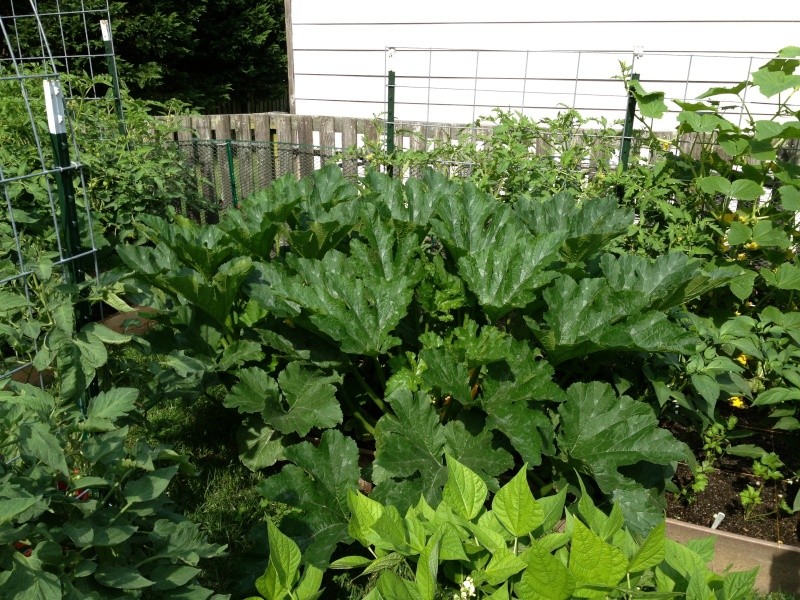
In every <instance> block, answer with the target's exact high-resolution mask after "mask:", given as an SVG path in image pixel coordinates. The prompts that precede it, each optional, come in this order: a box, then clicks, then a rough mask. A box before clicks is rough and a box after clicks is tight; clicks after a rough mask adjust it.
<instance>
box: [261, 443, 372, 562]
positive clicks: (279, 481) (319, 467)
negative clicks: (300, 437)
mask: <svg viewBox="0 0 800 600" xmlns="http://www.w3.org/2000/svg"><path fill="white" fill-rule="evenodd" d="M285 456H286V458H287V459H289V460H291V461H292V462H293V463H294V464H290V465H286V466H285V467H283V469H282V470H281V472H280V473H278V474H277V475H273V476H272V477H270V478H269V479H266V480H265V481H263V482H261V483H260V484H259V486H258V489H259V492H260V493H261V494H262V495H263V496H265V497H266V498H268V499H270V500H274V501H277V502H283V503H284V504H288V505H289V506H293V507H296V508H299V509H300V514H294V513H292V514H289V515H287V516H286V517H285V518H284V519H283V521H282V522H281V529H282V530H283V531H285V532H286V533H287V534H289V535H290V536H292V537H293V538H294V539H295V541H296V542H297V543H298V545H299V546H300V549H301V550H302V551H303V556H304V557H305V560H306V561H307V562H308V563H309V564H312V565H314V566H315V567H317V568H320V569H325V568H326V567H327V566H328V562H329V560H330V556H331V554H332V553H333V550H334V548H335V547H336V544H338V543H339V542H346V543H349V542H351V541H352V539H351V538H350V535H349V534H348V532H347V524H348V522H349V521H350V509H349V508H348V506H347V495H348V493H349V492H356V491H357V490H358V479H359V475H360V473H359V468H358V449H357V448H356V444H355V442H354V441H353V440H352V439H350V438H346V437H344V435H342V434H341V433H340V432H338V431H334V430H328V431H326V432H325V433H323V434H322V439H321V440H320V443H319V446H318V447H315V446H314V445H312V444H311V443H309V442H302V443H300V444H297V445H295V446H290V447H289V448H286V450H285Z"/></svg>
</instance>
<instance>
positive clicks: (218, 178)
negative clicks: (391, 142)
mask: <svg viewBox="0 0 800 600" xmlns="http://www.w3.org/2000/svg"><path fill="white" fill-rule="evenodd" d="M161 119H162V120H163V121H164V122H166V123H168V124H169V125H170V126H171V128H172V131H173V132H174V134H173V139H175V140H176V141H179V142H181V146H182V149H183V151H184V152H185V155H186V157H187V167H189V168H193V169H194V171H193V172H194V174H195V175H196V177H197V180H198V192H201V193H202V194H203V196H204V197H205V198H206V199H207V200H209V201H211V202H215V203H217V204H218V205H219V206H220V208H225V207H227V206H230V205H231V204H232V200H233V193H232V189H231V174H230V173H229V170H228V169H229V167H228V155H227V150H228V148H227V145H226V141H227V140H230V139H231V138H233V139H234V140H235V141H236V142H240V143H235V144H233V145H232V149H234V150H235V151H236V152H237V153H238V156H236V157H234V158H235V159H236V160H234V163H235V170H236V173H235V175H236V183H237V188H238V189H239V190H241V194H240V196H241V197H245V196H247V195H249V194H252V193H253V192H255V191H257V190H260V189H263V188H265V187H267V186H268V185H269V184H270V183H271V182H272V181H274V179H275V178H276V177H280V176H282V175H285V174H287V173H292V174H294V175H295V176H302V175H307V174H309V173H311V172H312V171H313V170H314V169H316V168H319V167H320V166H322V165H323V164H325V162H327V161H328V160H329V159H330V157H331V156H333V155H334V154H335V153H336V152H337V151H339V150H343V151H350V152H353V151H354V150H355V148H357V147H358V146H359V145H363V144H362V141H363V142H364V143H368V144H371V143H377V142H378V141H380V140H381V139H382V136H383V134H384V132H385V129H384V127H385V123H384V122H383V121H381V120H378V119H360V118H349V117H330V116H305V115H290V114H285V113H253V114H244V113H243V114H233V115H231V114H221V115H205V116H194V117H191V116H185V115H183V116H173V117H162V118H161ZM395 131H396V138H395V147H396V148H397V149H398V150H401V149H411V150H417V151H424V150H428V149H430V148H431V146H432V145H433V144H437V143H438V144H441V143H452V141H453V140H454V139H458V140H460V141H464V142H465V143H468V142H470V141H473V142H474V141H477V140H478V138H483V139H484V140H485V141H484V143H483V149H484V150H487V151H488V150H490V146H491V137H492V132H493V130H492V128H491V127H489V126H485V125H484V126H480V127H474V126H472V125H469V124H429V123H421V122H415V121H398V122H397V127H396V129H395ZM154 133H155V131H154ZM599 133H600V132H596V136H595V138H594V139H589V143H588V148H587V154H588V155H589V158H590V165H597V164H599V163H602V162H604V161H605V160H607V154H608V152H610V151H611V149H613V148H618V146H619V142H620V139H621V138H620V134H619V132H617V133H613V132H607V133H608V135H604V137H603V138H600V137H599ZM587 135H589V136H590V138H591V135H592V132H588V133H587V132H582V133H581V134H578V135H576V136H574V138H575V140H577V141H578V142H580V141H581V140H582V139H584V138H586V136H587ZM655 135H657V136H658V137H659V138H661V139H664V140H674V139H675V132H674V131H673V132H657V133H656V134H655ZM701 135H703V134H700V135H684V136H681V137H680V139H678V140H676V141H675V142H674V143H675V144H676V145H677V147H678V150H679V152H681V153H682V154H685V155H689V156H696V154H697V152H698V150H699V146H700V145H701V143H702V142H703V141H706V142H713V141H714V139H713V136H707V135H706V136H705V137H706V138H707V139H704V138H702V137H700V136H701ZM614 136H616V138H615V137H614ZM315 140H316V141H317V144H314V141H315ZM337 140H340V143H337ZM190 141H191V142H193V143H189V142H190ZM251 141H253V143H250V142H251ZM555 143H556V145H558V140H555ZM641 145H642V141H641V140H640V139H638V138H637V139H636V140H635V141H634V147H633V155H634V156H638V153H639V148H640V146H641ZM553 150H554V147H553V144H552V143H551V141H550V140H548V139H546V138H544V137H542V138H539V139H537V141H536V145H535V152H536V154H537V155H538V156H547V155H550V154H552V153H553ZM317 156H319V159H317ZM598 159H600V160H598ZM651 160H652V159H651ZM460 167H461V165H451V166H450V167H448V168H444V170H446V171H449V172H451V173H452V174H467V172H468V170H462V169H460ZM359 168H360V167H359V161H358V159H356V158H346V159H344V160H343V161H342V169H343V171H344V173H345V175H346V176H348V177H356V176H358V174H359ZM410 174H412V175H413V174H416V173H413V172H412V173H410Z"/></svg>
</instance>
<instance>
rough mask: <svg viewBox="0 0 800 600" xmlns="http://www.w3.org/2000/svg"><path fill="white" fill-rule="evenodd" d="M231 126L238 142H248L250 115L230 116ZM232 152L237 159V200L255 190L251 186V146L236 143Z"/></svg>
mask: <svg viewBox="0 0 800 600" xmlns="http://www.w3.org/2000/svg"><path fill="white" fill-rule="evenodd" d="M231 121H232V126H233V129H234V130H235V133H236V140H237V141H239V142H250V141H252V139H253V133H252V130H251V127H250V115H247V114H240V115H234V116H233V117H231ZM234 152H235V155H236V158H237V160H236V161H235V162H236V165H237V166H238V173H236V184H237V187H238V188H239V200H242V199H244V198H247V197H248V196H250V195H252V193H253V192H254V191H255V190H254V186H253V146H252V145H251V144H247V143H245V144H236V145H235V146H234Z"/></svg>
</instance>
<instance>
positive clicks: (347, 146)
mask: <svg viewBox="0 0 800 600" xmlns="http://www.w3.org/2000/svg"><path fill="white" fill-rule="evenodd" d="M341 123H342V150H344V151H345V152H346V151H348V150H349V151H351V152H352V151H353V150H355V147H356V144H357V143H358V137H357V135H358V134H357V133H356V120H355V119H351V118H344V119H342V120H341ZM342 171H343V172H344V174H345V175H346V176H348V177H357V176H358V162H357V161H356V159H354V158H348V159H346V160H345V161H344V162H343V164H342Z"/></svg>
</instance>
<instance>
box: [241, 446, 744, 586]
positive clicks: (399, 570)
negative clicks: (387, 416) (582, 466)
mask: <svg viewBox="0 0 800 600" xmlns="http://www.w3.org/2000/svg"><path fill="white" fill-rule="evenodd" d="M326 435H328V434H326ZM565 500H566V490H562V491H561V492H560V493H558V494H556V495H551V496H544V497H541V498H538V499H535V498H534V496H533V494H532V493H531V489H530V486H529V484H528V481H527V478H526V468H525V466H523V468H522V469H521V470H520V471H519V472H518V473H517V474H516V475H515V476H514V477H512V478H511V479H510V480H509V481H508V482H507V483H506V484H505V485H503V486H502V487H501V488H500V489H498V490H497V491H496V492H495V493H494V495H493V497H491V501H490V494H489V490H488V488H487V486H486V484H485V483H484V481H483V479H482V478H481V476H480V475H478V474H477V473H475V472H474V471H472V470H470V469H468V468H467V467H465V466H464V465H462V464H461V463H459V462H458V461H456V460H454V459H453V458H451V457H448V459H447V476H446V482H445V484H444V489H443V492H442V499H441V502H440V503H438V504H437V505H435V506H431V505H430V504H428V502H427V501H426V500H425V498H424V497H421V498H420V499H419V501H418V502H417V503H416V504H414V505H413V506H410V507H409V508H408V509H407V511H406V512H405V513H404V514H403V513H401V512H400V511H398V510H397V508H395V506H393V505H392V504H381V503H380V502H376V501H375V500H373V499H371V498H369V497H367V496H364V495H363V494H361V493H359V492H357V491H354V490H352V489H351V490H349V491H348V494H347V506H348V508H349V510H350V514H351V517H350V519H349V521H348V523H347V531H348V534H349V535H350V537H351V539H352V540H354V541H355V542H357V543H358V544H359V545H360V546H362V547H363V550H365V551H366V552H363V551H362V553H359V554H351V555H348V556H343V557H341V558H338V559H337V560H335V561H333V562H332V563H331V564H330V566H329V569H331V570H334V569H359V570H361V573H362V575H364V576H366V575H369V576H370V577H373V578H375V581H374V587H373V588H372V590H371V591H370V592H369V593H368V594H367V595H366V596H364V598H367V599H372V600H378V599H381V598H386V599H388V598H407V599H409V600H412V599H415V600H434V599H435V598H438V597H445V595H444V594H443V593H442V591H441V590H442V588H444V589H445V590H449V591H448V592H447V596H446V597H448V598H450V597H452V598H471V597H480V598H492V599H495V600H499V599H509V598H519V599H520V600H526V599H533V598H542V597H546V598H553V599H564V600H566V599H567V598H573V597H583V598H587V597H588V598H593V597H605V598H620V597H621V598H636V597H649V596H651V595H653V594H670V595H672V594H686V595H687V596H688V595H697V596H698V597H700V596H702V597H709V596H714V597H716V598H721V599H722V598H724V599H726V600H734V599H737V598H742V599H744V598H748V597H749V595H750V594H751V593H752V589H753V585H754V583H755V578H756V573H757V569H753V570H750V571H744V572H726V573H725V574H724V575H717V574H715V573H712V572H711V571H710V570H709V569H708V567H707V566H706V564H707V563H708V562H709V561H710V560H711V558H712V557H713V548H714V544H713V541H714V538H709V539H705V540H695V541H692V542H689V543H688V544H687V545H686V546H682V545H680V544H678V543H676V542H673V541H671V540H668V539H666V535H665V525H664V522H663V521H661V522H660V523H659V524H657V525H656V526H655V527H654V528H653V529H652V530H651V531H650V533H649V534H648V535H647V536H646V537H637V536H635V535H633V534H632V533H631V532H630V531H629V530H628V529H627V528H626V527H625V526H624V519H623V516H622V511H621V510H620V508H619V506H618V505H617V504H614V505H613V507H612V509H611V511H610V514H608V515H606V514H605V513H604V512H602V511H601V510H599V509H598V508H597V507H596V506H595V505H594V504H593V503H592V501H591V500H590V499H589V497H588V496H587V495H583V496H582V498H581V500H580V501H579V502H578V503H577V504H576V505H573V506H571V507H570V508H568V509H566V510H565ZM561 525H563V527H561ZM269 542H270V544H269V545H270V559H269V566H268V568H267V570H266V572H265V574H264V576H263V577H261V578H260V579H259V580H258V582H257V587H258V589H259V591H260V592H261V593H262V594H263V595H264V597H266V598H271V599H280V598H286V597H296V598H301V599H311V598H315V597H317V595H318V594H319V592H317V590H318V588H319V586H320V582H321V581H322V571H320V570H319V569H317V568H316V567H315V566H313V564H310V563H308V562H307V563H306V567H305V575H304V578H303V579H302V580H301V581H300V583H299V585H297V588H296V589H297V591H293V588H295V585H296V584H295V582H296V581H297V579H298V576H299V572H298V571H299V566H300V564H301V555H300V550H299V548H298V547H297V546H296V545H295V544H294V542H292V541H291V540H290V539H288V538H286V537H285V536H284V535H283V534H282V533H281V532H280V531H278V530H277V528H275V527H274V526H272V525H271V524H270V531H269ZM306 558H308V557H306ZM290 594H291V595H290Z"/></svg>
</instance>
